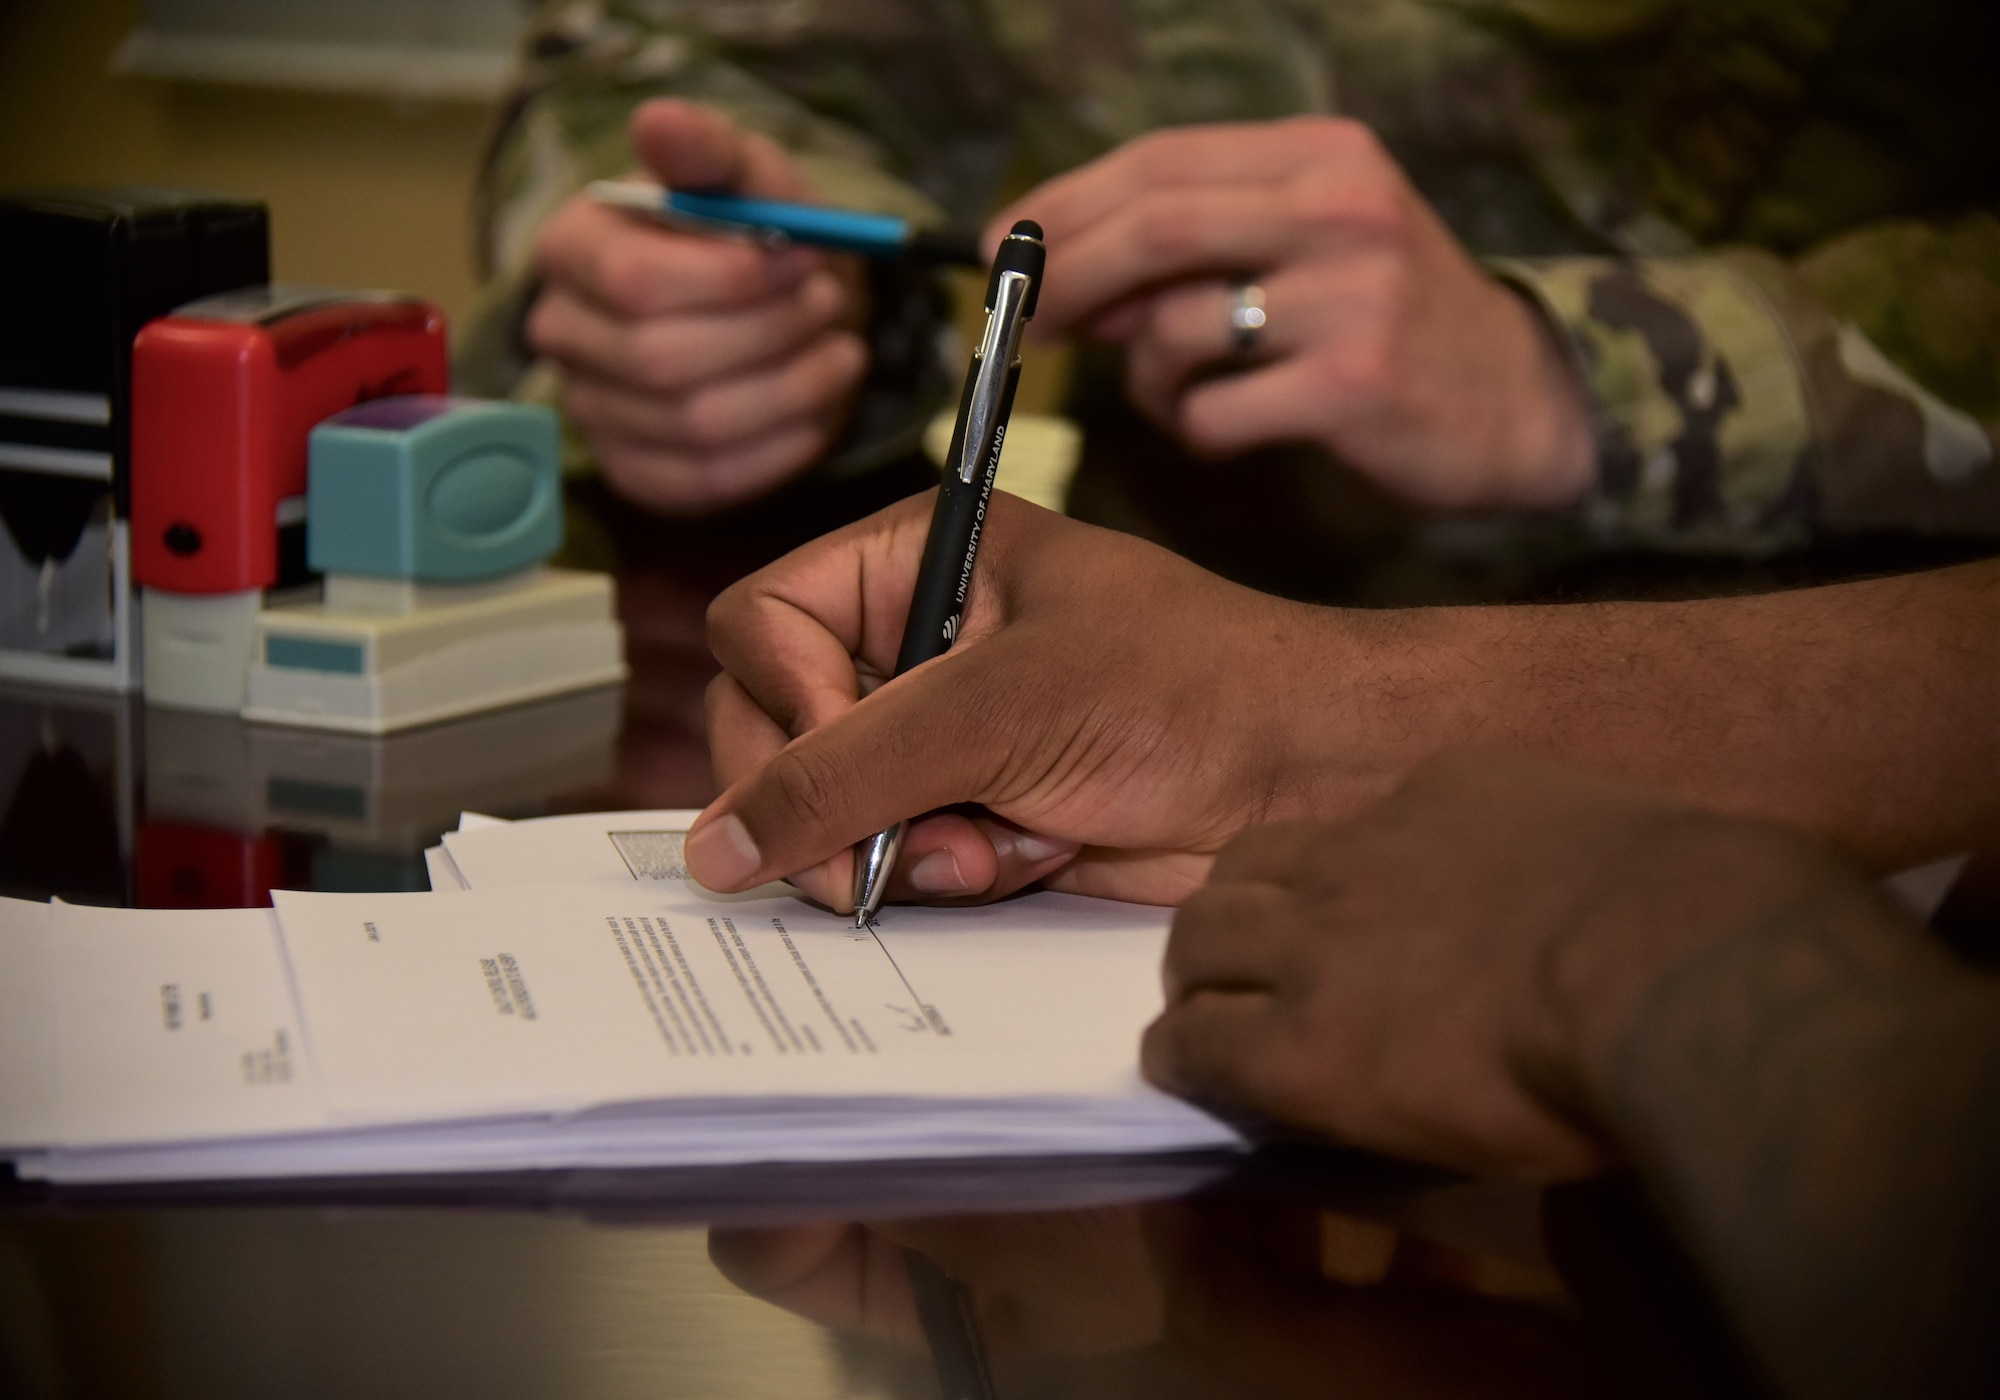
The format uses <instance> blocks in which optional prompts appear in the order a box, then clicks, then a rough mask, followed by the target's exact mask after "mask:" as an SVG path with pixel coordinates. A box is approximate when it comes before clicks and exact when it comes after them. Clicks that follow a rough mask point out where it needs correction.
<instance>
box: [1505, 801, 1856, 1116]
mask: <svg viewBox="0 0 2000 1400" xmlns="http://www.w3.org/2000/svg"><path fill="white" fill-rule="evenodd" d="M1595 867H1596V872H1597V876H1596V880H1595V882H1594V886H1593V887H1592V888H1591V889H1590V890H1588V891H1586V892H1585V893H1584V895H1583V897H1581V898H1579V899H1578V900H1577V901H1576V902H1575V904H1574V906H1573V910H1572V913H1573V917H1572V918H1571V919H1570V921H1569V922H1568V923H1567V924H1566V925H1565V926H1563V927H1561V928H1559V929H1555V930H1552V932H1551V936H1550V937H1549V939H1548V940H1547V942H1546V943H1545V945H1544V946H1543V948H1542V949H1541V952H1540V956H1539V957H1538V958H1537V959H1536V961H1535V964H1534V966H1533V968H1532V969H1531V971H1530V974H1529V980H1528V984H1527V986H1526V987H1525V988H1524V989H1523V995H1522V997H1521V998H1520V1001H1519V1010H1520V1015H1519V1016H1518V1017H1517V1018H1516V1020H1515V1023H1514V1025H1513V1027H1512V1034H1511V1035H1510V1037H1509V1045H1510V1049H1511V1052H1512V1059H1513V1061H1514V1064H1515V1066H1516V1072H1517V1074H1518V1076H1519V1078H1520V1079H1521V1081H1522V1083H1523V1086H1524V1088H1526V1089H1527V1090H1528V1091H1529V1092H1530V1093H1532V1094H1534V1095H1535V1096H1536V1097H1538V1098H1539V1099H1541V1100H1542V1101H1543V1102H1544V1104H1545V1105H1546V1106H1547V1107H1549V1108H1550V1109H1552V1110H1553V1111H1556V1112H1561V1113H1566V1114H1567V1115H1568V1116H1570V1117H1571V1118H1573V1119H1575V1120H1578V1121H1580V1122H1584V1123H1588V1124H1593V1125H1597V1126H1598V1127H1600V1128H1615V1126H1616V1124H1617V1120H1618V1117H1619V1113H1620V1108H1619V1104H1618V1102H1617V1098H1616V1090H1617V1078H1618V1071H1619V1066H1620V1064H1621V1062H1622V1061H1623V1060H1624V1059H1625V1058H1626V1057H1627V1056H1628V1055H1629V1054H1630V1053H1631V1051H1632V1049H1633V1045H1634V1041H1635V1039H1637V1038H1640V1037H1642V1036H1643V1035H1644V1034H1645V1033H1646V1031H1645V1028H1646V1026H1647V1025H1648V1023H1649V1020H1650V1017H1649V1010H1650V1008H1652V1007H1653V1006H1654V1005H1655V1003H1656V1002H1657V1001H1658V999H1659V997H1660V995H1661V994H1662V992H1663V990H1664V989H1665V988H1666V987H1668V986H1669V985H1670V984H1680V983H1683V982H1685V981H1686V980H1687V979H1688V978H1690V977H1696V978H1699V977H1700V975H1701V974H1700V969H1701V968H1702V967H1703V966H1705V965H1707V964H1708V963H1709V962H1710V961H1711V959H1710V958H1709V956H1708V955H1709V954H1710V953H1711V951H1712V950H1714V949H1716V948H1718V947H1719V946H1720V945H1724V944H1731V943H1739V944H1740V943H1741V942H1743V941H1744V940H1748V939H1756V938H1760V937H1762V936H1763V935H1764V934H1766V933H1768V932H1770V931H1773V930H1782V929H1784V928H1786V927H1790V926H1793V925H1797V924H1800V923H1802V922H1803V923H1809V924H1810V923H1819V922H1825V921H1828V920H1831V919H1835V918H1851V917H1853V916H1854V915H1855V913H1856V912H1857V911H1859V912H1861V913H1862V914H1863V915H1865V916H1866V917H1868V918H1871V919H1873V918H1878V917H1879V915H1878V914H1877V911H1876V910H1875V909H1874V907H1873V903H1874V901H1873V898H1872V892H1871V891H1870V890H1869V889H1868V887H1867V886H1866V884H1865V882H1863V881H1861V880H1860V879H1858V878H1857V877H1855V876H1854V875H1853V874H1852V873H1851V872H1849V871H1847V870H1846V869H1845V868H1844V867H1842V866H1841V865H1840V864H1839V862H1838V861H1836V860H1835V859H1833V858H1832V857H1831V856H1830V855H1829V854H1828V853H1827V852H1825V851H1824V850H1822V849H1821V848H1820V847H1818V846H1817V845H1815V844H1814V843H1812V842H1811V841H1809V840H1807V839H1806V838H1805V837H1803V836H1801V835H1799V834H1798V833H1795V832H1792V831H1789V830H1787V829H1784V828H1780V827H1774V826H1767V825H1764V824H1762V823H1758V822H1749V821H1742V820H1737V819H1734V818H1725V817H1718V816H1714V815H1711V814H1709V813H1706V812H1702V811H1699V810H1696V809H1693V808H1685V807H1680V806H1677V805H1667V804H1665V803H1663V804H1662V805H1661V807H1660V808H1659V810H1658V812H1657V814H1656V815H1655V816H1654V817H1653V819H1652V820H1650V821H1645V820H1638V821H1631V822H1627V823H1625V824H1624V827H1623V829H1622V830H1620V831H1618V832H1617V834H1616V839H1615V840H1614V841H1612V842H1610V843H1608V844H1607V846H1606V848H1605V850H1604V851H1603V852H1601V853H1599V855H1598V859H1597V860H1596V861H1595ZM1729 980H1730V979H1729V974H1728V973H1727V972H1724V973H1723V974H1722V981H1721V983H1720V984H1719V985H1717V986H1716V987H1715V988H1714V991H1713V997H1714V999H1715V1003H1716V1006H1717V1007H1718V1008H1724V1007H1727V1006H1728V1005H1730V1004H1731V1003H1732V1000H1733V999H1737V998H1740V997H1742V996H1743V995H1744V994H1746V992H1747V991H1748V990H1749V989H1747V988H1744V987H1741V986H1730V985H1728V983H1729ZM1704 995H1706V994H1704Z"/></svg>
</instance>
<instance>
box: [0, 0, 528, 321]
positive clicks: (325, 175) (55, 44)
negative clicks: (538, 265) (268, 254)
mask: <svg viewBox="0 0 2000 1400" xmlns="http://www.w3.org/2000/svg"><path fill="white" fill-rule="evenodd" d="M139 18H140V6H139V3H138V0H0V188H21V187H25V186H35V185H52V184H109V183H119V182H126V183H145V184H163V185H186V186H193V187H196V188H200V189H205V190H212V191H215V192H217V193H222V194H233V195H247V196H254V197H256V198H260V199H263V200H264V201H265V202H266V203H268V204H269V205H270V208H271V222H272V264H273V272H274V274H275V275H276V276H277V277H279V278H282V279H284V280H286V281H291V282H318V283H323V284H329V285H333V286H352V287H389V288H394V289H396V290H399V291H406V292H416V293H419V294H421V295H423V296H427V297H430V298H432V299H434V300H435V301H437V302H438V303H439V304H440V305H442V306H443V307H444V308H445V310H446V312H447V313H449V314H451V315H452V316H454V318H456V317H460V316H462V315H463V313H464V312H465V311H466V309H467V308H468V307H469V306H470V305H471V301H472V295H473V288H474V278H473V259H472V239H471V232H470V224H469V221H468V216H467V210H468V208H469V207H470V199H471V192H472V177H473V172H474V170H475V168H476V167H477V164H478V160H479V155H480V152H481V150H482V149H483V147H484V144H485V141H486V137H487V131H488V127H489V124H490V122H491V119H492V114H491V112H490V110H489V109H488V108H486V107H484V106H480V105H476V104H470V103H437V104H431V105H425V106H399V105H393V104H391V103H389V102H387V101H384V100H380V99H368V98H358V97H335V96H321V95H317V94H306V93H291V92H277V91H266V90H262V89H255V88H228V87H213V86H207V85H196V84H181V83H169V82H163V81H160V80H157V79H151V78H139V77H123V76H119V75H115V74H113V73H112V72H110V70H109V59H110V56H111V52H112V50H113V49H114V48H116V47H117V45H118V42H119V41H120V40H121V39H123V38H124V37H125V35H126V34H127V33H129V32H130V31H131V30H132V29H133V28H134V27H135V26H136V25H137V24H138V22H139Z"/></svg>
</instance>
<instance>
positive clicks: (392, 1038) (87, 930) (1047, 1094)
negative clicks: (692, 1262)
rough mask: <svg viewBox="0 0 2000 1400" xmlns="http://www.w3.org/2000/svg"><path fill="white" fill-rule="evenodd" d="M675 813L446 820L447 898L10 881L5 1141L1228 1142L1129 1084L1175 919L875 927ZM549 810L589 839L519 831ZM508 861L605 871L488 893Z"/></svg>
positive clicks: (679, 1152)
mask: <svg viewBox="0 0 2000 1400" xmlns="http://www.w3.org/2000/svg"><path fill="white" fill-rule="evenodd" d="M682 815H684V814H644V813H640V814H616V815H615V816H614V817H605V816H594V817H591V818H570V819H561V820H560V821H559V822H547V823H544V822H537V823H522V824H518V826H517V827H515V828H509V827H507V826H495V827H491V828H486V829H481V830H473V829H468V830H466V831H462V832H458V833H453V837H452V838H449V839H448V840H447V843H446V850H447V852H448V853H449V856H450V859H451V861H452V863H453V865H454V866H455V867H456V869H457V872H458V874H459V876H460V879H461V883H466V884H471V885H472V888H470V889H465V890H461V891H460V892H456V893H449V894H445V893H436V894H297V893H280V894H278V895H277V896H276V903H277V907H276V909H275V910H227V911H216V912H178V911H177V912H163V911H145V910H106V909H87V908H78V907H73V906H66V905H54V906H42V905H32V904H23V903H19V902H4V903H0V956H4V957H5V958H6V960H7V966H8V969H9V972H8V976H7V977H6V978H5V979H3V980H0V988H4V992H0V1144H5V1145H7V1146H9V1147H10V1148H11V1149H12V1150H11V1154H10V1155H12V1156H13V1157H14V1158H15V1161H16V1163H17V1169H18V1170H20V1171H21V1172H23V1173H24V1174H28V1175H35V1176H43V1177H47V1178H50V1179H54V1180H61V1181H131V1180H164V1179H180V1180H185V1179H196V1178H245V1177H284V1176H342V1175H357V1174H360V1175H390V1174H403V1173H421V1172H466V1171H485V1170H528V1169H537V1168H551V1167H637V1166H670V1165H694V1164H716V1163H733V1162H749V1161H780V1160H798V1161H833V1160H857V1159H859V1160H865V1159H888V1158H924V1157H955V1156H968V1155H1022V1154H1033V1155H1063V1154H1109V1153H1133V1152H1154V1151H1164V1150H1175V1149H1188V1148H1200V1147H1216V1146H1230V1145H1236V1144H1238V1143H1239V1141H1240V1140H1239V1139H1238V1138H1237V1136H1236V1135H1235V1134H1234V1133H1233V1132H1231V1131H1230V1130H1229V1129H1227V1128H1225V1127H1224V1126H1223V1125H1221V1124H1219V1123H1217V1122H1216V1121H1215V1120H1213V1119H1211V1118H1209V1117H1207V1116H1205V1115H1203V1114H1201V1113H1199V1112H1198V1111H1196V1110H1195V1109H1193V1108H1191V1107H1189V1106H1187V1105H1185V1104H1183V1103H1181V1102H1179V1101H1177V1100H1174V1099H1171V1098H1168V1097H1166V1096H1164V1095H1162V1094H1160V1093H1158V1092H1156V1091H1155V1090H1153V1089H1151V1088H1149V1087H1148V1086H1146V1085H1145V1084H1143V1083H1142V1082H1141V1081H1140V1079H1139V1076H1138V1072H1137V1067H1136V1059H1137V1046H1138V1040H1139V1034H1140V1031H1141V1030H1142V1029H1143V1027H1144V1026H1145V1024H1146V1023H1147V1021H1148V1020H1150V1019H1151V1018H1152V1016H1153V1015H1154V1014H1155V1013H1156V1012H1157V1010H1158V1008H1159V1001H1160V992H1159V981H1158V968H1159V959H1160V953H1161V949H1162V946H1163V944H1164V940H1165V936H1166V926H1167V911H1165V910H1160V909H1151V908H1145V907H1141V906H1131V905H1120V904H1112V903H1107V902H1104V901H1098V900H1086V899H1078V898H1073V897H1069V896H1063V895H1054V894H1039V895H1034V896H1030V897H1027V898H1024V899H1019V900H1014V901H1010V902H1008V903H1005V904H1002V905H996V906H992V907H988V908H982V909H952V910H918V909H902V908H899V909H894V910H891V911H889V912H888V913H887V914H886V915H885V916H884V918H883V919H882V920H881V922H880V925H879V927H878V928H877V929H875V930H874V931H867V932H864V931H857V930H856V929H854V927H853V926H852V923H851V921H850V920H847V919H843V918H840V917H838V916H836V915H833V914H830V913H826V912H824V911H822V910H819V909H816V908H814V907H813V906H811V905H808V904H806V903H804V902H802V901H800V900H799V899H797V898H795V897H789V896H786V895H782V894H765V893H761V892H760V893H759V894H757V895H755V896H753V897H743V896H738V897H734V898H716V897H713V896H708V895H705V894H704V893H702V892H701V891H699V890H698V889H697V888H695V887H694V886H692V885H690V884H689V883H687V882H686V881H684V880H681V879H677V878H674V876H673V875H672V874H671V873H663V872H667V871H669V870H670V867H671V859H670V857H669V855H668V854H667V848H668V847H669V846H671V844H672V843H671V842H666V841H659V840H650V839H648V838H647V837H646V836H645V835H644V833H647V832H649V831H650V832H654V833H657V832H660V831H667V830H670V827H668V826H661V825H657V824H655V825H653V826H648V825H647V822H648V821H653V822H655V823H657V821H658V819H660V818H663V817H670V816H676V817H677V816H682ZM621 821H623V822H624V824H623V825H620V822H621ZM563 822H567V823H568V824H569V825H568V827H564V826H563V825H562V823H563ZM529 827H535V828H542V829H543V831H542V836H549V835H550V833H556V834H557V835H559V836H560V837H561V839H562V840H570V839H572V838H574V842H573V844H574V849H573V850H572V851H571V852H570V854H569V855H567V856H563V855H559V854H551V853H552V852H555V851H556V849H557V847H558V846H560V845H561V841H560V840H555V839H554V838H553V837H552V838H551V839H550V840H549V841H542V840H541V839H540V838H539V837H536V836H534V835H533V834H532V833H531V834H530V836H528V837H525V838H524V837H521V836H519V835H518V834H517V835H514V836H509V837H507V838H506V839H505V840H502V839H500V837H501V834H502V833H506V832H509V831H515V832H518V831H520V830H523V829H526V828H529ZM613 831H623V832H626V833H635V834H632V835H631V836H630V839H629V840H626V841H623V842H613V841H611V840H610V837H609V833H611V832H613ZM593 832H594V836H592V835H591V833H593ZM475 838H478V839H475ZM538 843H539V845H540V848H541V850H542V851H543V855H544V856H545V857H546V858H545V859H537V858H531V856H530V854H529V850H530V848H531V847H534V846H536V845H537V844H538ZM598 846H609V848H610V849H611V850H612V851H613V852H614V856H613V858H612V859H611V861H610V862H609V863H604V864H599V865H592V864H591V863H590V862H589V860H585V859H581V858H580V857H581V856H584V855H589V854H591V853H592V852H593V851H595V849H596V847H598ZM621 850H622V851H623V852H624V854H622V855H621V854H616V853H617V852H619V851H621ZM510 851H511V855H510V854H509V852H510ZM490 860H499V861H500V862H501V865H500V867H499V868H500V869H502V870H503V871H505V872H506V874H508V875H511V876H513V877H515V878H517V879H520V880H529V879H537V878H543V877H546V876H549V875H570V876H577V875H581V876H582V877H584V878H583V879H582V880H571V881H569V882H567V883H561V884H537V883H516V884H513V885H508V886H503V887H495V888H489V887H484V886H482V885H481V883H480V879H479V875H478V872H481V871H485V870H486V869H487V865H488V863H489V861H490ZM642 871H643V872H650V873H649V874H643V875H642V874H639V873H637V872H642ZM467 876H471V878H466V877H467ZM778 888H782V887H778Z"/></svg>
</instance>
